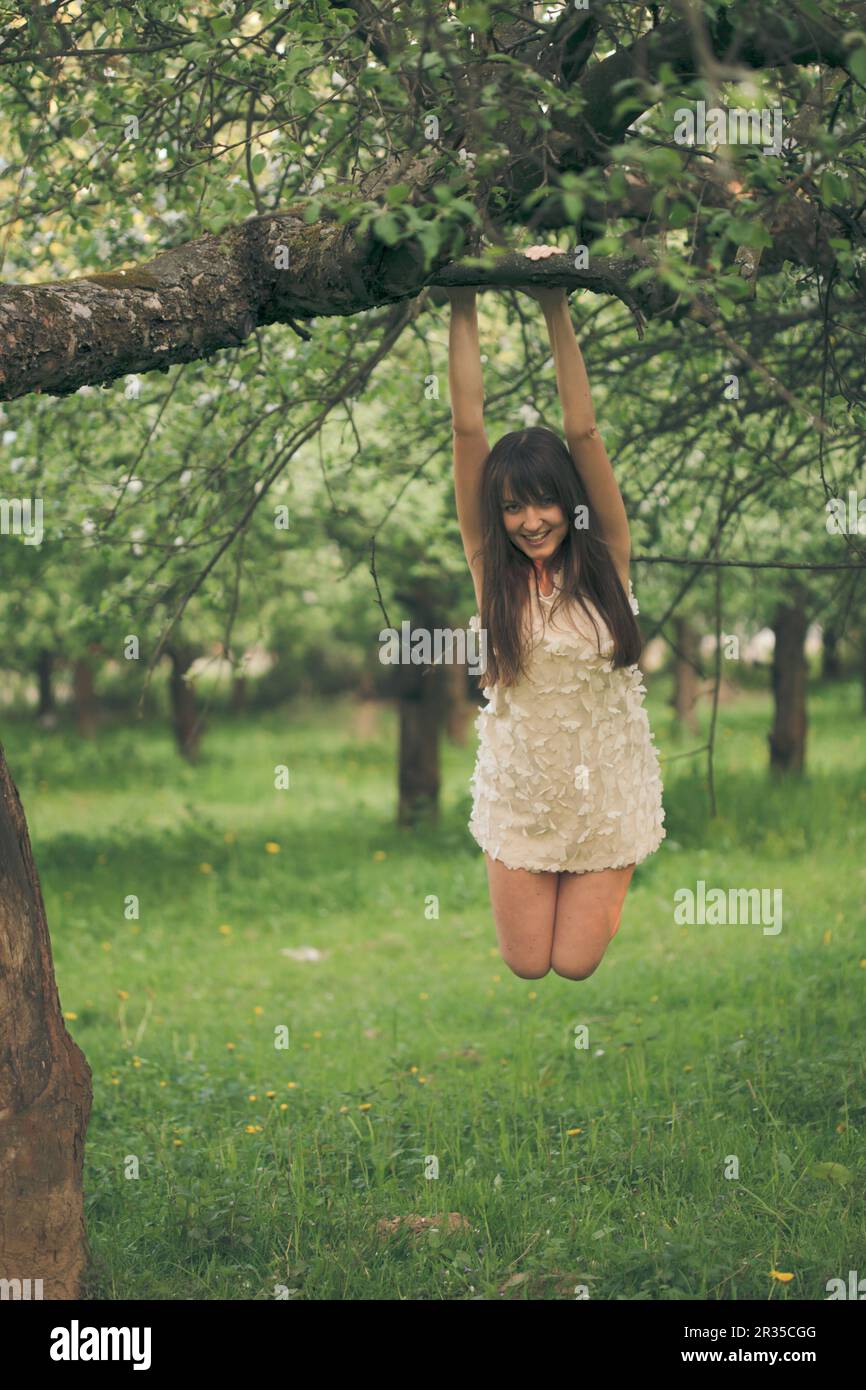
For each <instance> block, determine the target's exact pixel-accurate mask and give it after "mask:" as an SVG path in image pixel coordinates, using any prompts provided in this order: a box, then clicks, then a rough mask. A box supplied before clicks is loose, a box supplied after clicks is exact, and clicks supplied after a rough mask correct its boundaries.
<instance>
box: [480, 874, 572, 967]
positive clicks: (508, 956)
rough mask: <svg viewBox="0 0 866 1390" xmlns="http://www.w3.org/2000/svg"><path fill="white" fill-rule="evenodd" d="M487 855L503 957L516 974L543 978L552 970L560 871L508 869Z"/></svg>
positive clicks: (491, 898)
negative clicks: (551, 954) (537, 871)
mask: <svg viewBox="0 0 866 1390" xmlns="http://www.w3.org/2000/svg"><path fill="white" fill-rule="evenodd" d="M484 858H485V861H486V863H487V881H488V883H489V885H490V905H491V907H492V908H493V918H494V921H495V922H496V935H497V938H498V940H499V949H500V951H501V952H502V959H503V960H504V961H505V963H506V965H508V966H509V968H510V969H511V970H513V971H514V973H515V975H520V976H522V977H523V979H525V980H537V979H540V977H541V976H542V975H546V974H547V972H548V970H549V969H550V948H551V945H552V943H553V923H554V919H555V917H556V893H557V889H558V887H559V874H555V873H532V872H531V871H530V870H529V869H507V868H506V867H505V865H504V864H502V863H500V861H499V860H498V859H491V857H490V855H489V854H485V856H484Z"/></svg>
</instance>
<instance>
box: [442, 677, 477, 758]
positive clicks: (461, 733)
mask: <svg viewBox="0 0 866 1390" xmlns="http://www.w3.org/2000/svg"><path fill="white" fill-rule="evenodd" d="M444 680H445V693H446V698H447V701H448V703H447V710H446V721H445V730H446V733H447V734H448V737H449V739H450V740H451V742H452V743H456V744H457V746H458V747H459V748H463V747H465V745H466V736H467V732H468V729H469V725H470V723H471V721H472V719H473V718H474V717H475V715H476V714H477V712H478V711H477V709H476V707H475V705H473V703H472V701H471V700H470V699H469V696H468V694H467V691H466V667H465V666H458V665H457V663H456V662H455V663H454V664H453V665H451V666H446V667H445V668H444Z"/></svg>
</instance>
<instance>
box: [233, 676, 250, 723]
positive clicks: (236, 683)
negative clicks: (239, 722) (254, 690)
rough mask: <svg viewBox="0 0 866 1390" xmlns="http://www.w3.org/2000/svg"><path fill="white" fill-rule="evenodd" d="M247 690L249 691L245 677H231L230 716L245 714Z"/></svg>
mask: <svg viewBox="0 0 866 1390" xmlns="http://www.w3.org/2000/svg"><path fill="white" fill-rule="evenodd" d="M248 689H249V687H248V685H247V678H246V676H233V677H232V696H231V711H232V714H245V713H246V708H247V693H248Z"/></svg>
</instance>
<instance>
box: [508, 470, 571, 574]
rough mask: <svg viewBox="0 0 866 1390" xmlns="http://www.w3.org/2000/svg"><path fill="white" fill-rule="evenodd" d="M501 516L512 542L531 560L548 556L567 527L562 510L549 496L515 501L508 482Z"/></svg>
mask: <svg viewBox="0 0 866 1390" xmlns="http://www.w3.org/2000/svg"><path fill="white" fill-rule="evenodd" d="M502 520H503V521H504V523H505V530H506V532H507V533H508V539H509V540H510V541H511V543H512V545H516V546H517V548H518V550H522V551H523V552H524V554H525V555H529V556H530V557H531V559H533V560H542V561H543V560H549V559H550V558H551V557H552V556H553V555H555V554H556V552H557V550H558V549H559V547H560V546H561V545H562V542H563V541H564V540H565V536H566V532H567V531H568V522H567V520H566V518H565V514H564V512H563V511H562V508H561V507H560V506H559V505H558V504H557V503H556V502H555V501H554V499H553V498H552V497H542V498H541V499H540V501H538V502H527V503H523V502H516V501H515V500H514V497H513V496H512V493H511V489H510V488H509V487H508V486H506V489H505V495H504V497H503V501H502Z"/></svg>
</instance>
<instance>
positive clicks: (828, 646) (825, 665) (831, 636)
mask: <svg viewBox="0 0 866 1390" xmlns="http://www.w3.org/2000/svg"><path fill="white" fill-rule="evenodd" d="M821 675H822V676H823V678H824V680H825V681H838V680H840V679H841V676H842V661H841V658H840V656H839V633H838V632H837V631H836V629H835V628H834V627H830V625H829V623H828V625H827V626H826V627H825V628H824V631H823V634H822V637H821Z"/></svg>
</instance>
